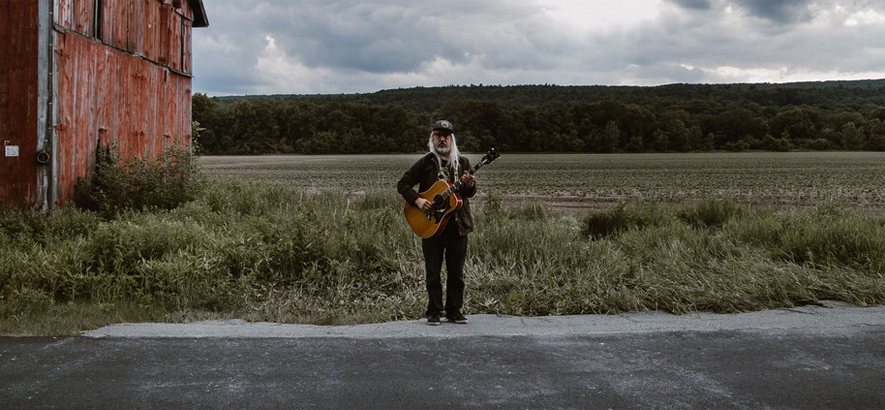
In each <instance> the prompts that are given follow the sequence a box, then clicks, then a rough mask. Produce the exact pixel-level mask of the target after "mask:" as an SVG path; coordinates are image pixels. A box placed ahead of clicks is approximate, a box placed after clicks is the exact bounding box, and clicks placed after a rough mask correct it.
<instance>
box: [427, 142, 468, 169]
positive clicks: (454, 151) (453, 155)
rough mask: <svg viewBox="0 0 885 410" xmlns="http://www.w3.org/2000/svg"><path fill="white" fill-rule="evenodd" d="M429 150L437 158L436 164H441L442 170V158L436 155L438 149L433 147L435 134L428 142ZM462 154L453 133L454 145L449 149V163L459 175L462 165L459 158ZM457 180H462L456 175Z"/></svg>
mask: <svg viewBox="0 0 885 410" xmlns="http://www.w3.org/2000/svg"><path fill="white" fill-rule="evenodd" d="M427 148H430V152H432V153H433V155H434V156H435V157H436V162H437V163H439V167H440V168H442V158H440V157H439V154H437V153H436V147H434V146H433V132H431V133H430V139H429V140H427ZM460 155H461V153H460V152H459V151H458V143H456V142H455V134H454V133H452V145H451V146H450V147H449V163H450V164H452V169H454V170H455V173H456V174H457V173H458V166H459V165H460V161H458V157H459V156H460ZM455 177H456V178H460V177H461V176H460V175H455Z"/></svg>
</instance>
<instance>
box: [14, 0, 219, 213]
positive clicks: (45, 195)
mask: <svg viewBox="0 0 885 410" xmlns="http://www.w3.org/2000/svg"><path fill="white" fill-rule="evenodd" d="M50 16H51V17H50ZM207 25H208V21H207V19H206V12H205V10H204V9H203V3H202V1H201V0H2V1H0V39H2V40H0V144H3V143H5V144H8V145H12V146H16V147H18V153H19V155H18V156H17V157H7V156H6V155H3V154H5V148H3V147H0V204H4V203H5V204H8V205H12V206H21V207H28V206H30V207H35V206H39V207H41V208H45V207H48V206H49V205H50V204H49V202H51V201H53V200H54V201H55V204H56V205H61V204H62V203H63V202H64V201H65V200H68V199H70V198H72V196H73V194H74V187H75V185H76V183H77V181H78V179H80V178H82V177H86V176H88V174H89V173H90V172H91V171H92V170H93V169H94V165H95V151H96V149H97V148H98V147H100V146H107V145H114V146H116V147H117V148H118V149H119V151H120V153H121V154H123V155H124V156H156V155H158V154H160V153H161V152H162V151H163V149H165V148H166V147H168V146H169V145H170V144H175V143H181V144H188V145H189V144H190V141H191V135H190V133H191V129H190V119H191V105H190V101H191V49H190V48H191V30H192V28H193V27H205V26H207ZM38 149H43V150H45V151H46V152H41V153H40V154H41V158H43V159H46V158H49V160H50V161H49V163H48V164H46V165H38V163H37V160H36V159H37V156H38V155H37V154H38V152H37V150H38ZM45 154H48V156H47V155H45ZM38 202H39V203H38Z"/></svg>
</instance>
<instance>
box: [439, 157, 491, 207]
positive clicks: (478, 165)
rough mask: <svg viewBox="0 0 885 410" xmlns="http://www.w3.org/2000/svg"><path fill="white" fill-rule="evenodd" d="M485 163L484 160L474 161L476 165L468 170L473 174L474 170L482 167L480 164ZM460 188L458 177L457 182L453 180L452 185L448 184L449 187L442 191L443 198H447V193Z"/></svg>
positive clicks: (449, 193)
mask: <svg viewBox="0 0 885 410" xmlns="http://www.w3.org/2000/svg"><path fill="white" fill-rule="evenodd" d="M485 164H486V163H485V162H484V161H480V162H478V163H476V165H474V166H473V168H472V169H471V170H470V171H469V173H470V175H473V174H475V173H476V171H479V169H480V168H482V166H483V165H485ZM460 190H461V179H460V178H459V179H458V182H455V183H454V184H452V186H450V187H449V189H447V190H446V191H445V192H444V193H443V195H444V197H445V198H448V197H449V195H451V194H453V193H455V192H457V191H460Z"/></svg>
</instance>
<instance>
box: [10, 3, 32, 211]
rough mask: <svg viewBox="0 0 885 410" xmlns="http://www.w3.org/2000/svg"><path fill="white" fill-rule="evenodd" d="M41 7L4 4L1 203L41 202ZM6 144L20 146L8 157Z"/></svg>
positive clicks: (16, 204)
mask: <svg viewBox="0 0 885 410" xmlns="http://www.w3.org/2000/svg"><path fill="white" fill-rule="evenodd" d="M37 15H38V7H37V2H36V1H29V0H28V1H26V0H12V1H6V0H4V1H2V2H0V205H2V204H6V205H11V206H20V207H31V206H34V204H35V203H36V201H37V163H36V160H35V156H36V154H37V94H38V82H37V76H38V64H37V55H38V40H37V38H38V33H39V25H38V18H37ZM4 144H8V145H11V146H17V147H18V149H19V156H17V157H7V156H6V155H5V154H6V150H5V148H4V147H3V145H4Z"/></svg>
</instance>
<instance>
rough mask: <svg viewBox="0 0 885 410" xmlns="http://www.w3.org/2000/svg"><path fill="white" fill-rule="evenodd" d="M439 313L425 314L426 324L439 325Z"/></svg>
mask: <svg viewBox="0 0 885 410" xmlns="http://www.w3.org/2000/svg"><path fill="white" fill-rule="evenodd" d="M439 323H440V322H439V314H437V313H434V314H432V315H430V316H427V325H428V326H439Z"/></svg>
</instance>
